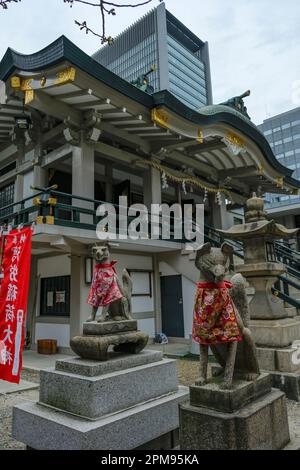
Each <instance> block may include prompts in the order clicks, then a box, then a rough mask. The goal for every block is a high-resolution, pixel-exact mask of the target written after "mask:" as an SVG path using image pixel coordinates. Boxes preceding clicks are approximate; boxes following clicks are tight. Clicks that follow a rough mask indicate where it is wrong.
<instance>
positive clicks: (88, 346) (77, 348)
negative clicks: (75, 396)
mask: <svg viewBox="0 0 300 470" xmlns="http://www.w3.org/2000/svg"><path fill="white" fill-rule="evenodd" d="M114 323H117V322H114ZM148 339H149V336H148V335H147V333H143V332H142V331H129V332H125V333H117V334H111V335H109V334H107V335H103V336H75V337H74V338H72V339H71V341H70V346H71V349H72V350H73V351H74V352H75V354H78V356H80V357H82V358H83V359H93V360H95V361H107V360H108V348H109V347H110V346H114V351H116V352H123V353H130V354H138V353H139V352H140V351H142V350H143V349H144V348H145V346H146V345H147V343H148Z"/></svg>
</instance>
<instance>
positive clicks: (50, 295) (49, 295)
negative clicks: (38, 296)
mask: <svg viewBox="0 0 300 470" xmlns="http://www.w3.org/2000/svg"><path fill="white" fill-rule="evenodd" d="M47 307H53V291H50V292H47Z"/></svg>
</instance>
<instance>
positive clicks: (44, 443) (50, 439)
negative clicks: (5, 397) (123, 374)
mask: <svg viewBox="0 0 300 470" xmlns="http://www.w3.org/2000/svg"><path fill="white" fill-rule="evenodd" d="M120 394H122V390H120ZM187 399H188V389H187V388H186V387H179V389H178V391H176V392H174V393H171V394H169V395H167V396H164V397H159V398H157V399H155V400H151V401H149V402H147V403H143V404H140V405H138V406H135V407H133V408H130V409H128V410H125V411H122V412H120V413H115V414H112V415H109V416H105V417H103V418H101V419H99V420H97V421H88V420H84V419H82V418H77V417H75V416H72V415H69V414H66V413H62V412H57V411H54V410H51V409H49V408H47V407H45V406H42V405H39V404H36V403H25V404H21V405H17V406H15V407H14V410H13V432H12V434H13V437H14V438H15V439H17V440H18V441H21V442H24V443H25V444H26V445H27V446H29V447H31V448H33V449H37V450H130V449H136V448H137V447H141V446H143V445H146V443H148V442H150V441H152V440H154V439H157V438H159V437H160V436H162V435H164V434H167V433H169V432H171V431H174V430H176V429H177V428H178V423H179V417H178V405H179V404H180V403H182V402H184V401H186V400H187Z"/></svg>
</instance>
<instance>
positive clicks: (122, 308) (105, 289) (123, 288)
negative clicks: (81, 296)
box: [87, 243, 132, 322]
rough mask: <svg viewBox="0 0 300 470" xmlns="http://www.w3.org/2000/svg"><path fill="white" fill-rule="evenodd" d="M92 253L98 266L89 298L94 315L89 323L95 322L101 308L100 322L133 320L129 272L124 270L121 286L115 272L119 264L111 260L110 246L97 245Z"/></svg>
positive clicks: (95, 268)
mask: <svg viewBox="0 0 300 470" xmlns="http://www.w3.org/2000/svg"><path fill="white" fill-rule="evenodd" d="M92 252H93V256H94V259H95V261H96V264H95V267H94V272H93V279H92V285H91V288H90V291H89V295H88V298H87V303H88V304H89V305H91V306H92V314H91V316H90V317H89V318H88V319H87V321H88V322H92V321H95V319H96V314H97V311H98V308H99V307H103V309H102V313H101V315H100V317H99V318H98V320H97V321H98V322H103V321H106V320H113V321H121V320H131V319H132V317H131V294H132V281H131V278H130V276H129V274H128V272H127V270H126V269H124V270H123V275H122V280H123V285H121V283H120V281H119V279H118V276H117V272H116V270H115V264H116V263H117V262H116V261H115V260H111V259H110V253H109V244H107V243H106V244H104V245H95V246H94V247H93V248H92Z"/></svg>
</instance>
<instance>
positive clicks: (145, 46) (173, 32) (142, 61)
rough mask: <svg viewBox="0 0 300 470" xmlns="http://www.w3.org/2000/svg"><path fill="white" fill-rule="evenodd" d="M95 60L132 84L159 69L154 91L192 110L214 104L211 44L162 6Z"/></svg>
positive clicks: (96, 55)
mask: <svg viewBox="0 0 300 470" xmlns="http://www.w3.org/2000/svg"><path fill="white" fill-rule="evenodd" d="M94 59H95V60H97V61H98V62H100V63H101V64H102V65H104V66H105V67H107V68H108V69H110V70H112V71H113V72H114V73H116V74H117V75H120V76H121V77H122V78H124V79H125V80H127V81H129V82H131V81H133V80H135V79H136V78H137V77H138V76H140V75H142V74H143V73H146V72H148V71H149V70H150V68H151V66H152V65H154V64H155V65H156V66H157V71H156V72H153V73H152V74H151V75H150V76H149V78H150V85H152V86H153V88H154V90H155V91H159V90H169V91H170V92H171V93H173V94H174V95H175V96H176V97H177V98H178V99H180V100H181V101H182V102H183V103H185V104H186V105H187V106H189V107H190V108H193V109H198V108H200V107H201V106H206V105H207V104H212V87H211V75H210V62H209V50H208V43H207V42H203V41H201V40H200V39H199V38H198V37H197V36H196V35H195V34H193V33H192V32H191V31H190V30H189V29H188V28H187V27H186V26H184V25H183V24H182V23H181V22H180V21H179V20H177V18H175V17H174V16H173V15H172V14H171V13H170V12H168V11H167V10H166V8H165V4H164V3H161V4H160V5H159V6H158V7H157V8H155V9H154V10H152V11H150V12H149V13H148V14H147V15H145V16H144V17H142V18H141V19H140V20H139V21H137V22H136V23H134V24H133V25H132V26H130V27H129V28H128V29H126V30H125V31H124V32H123V33H121V34H120V35H119V36H117V38H115V41H114V44H113V45H112V46H108V45H106V46H104V47H102V48H101V49H100V50H99V51H97V52H96V53H95V54H94Z"/></svg>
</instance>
